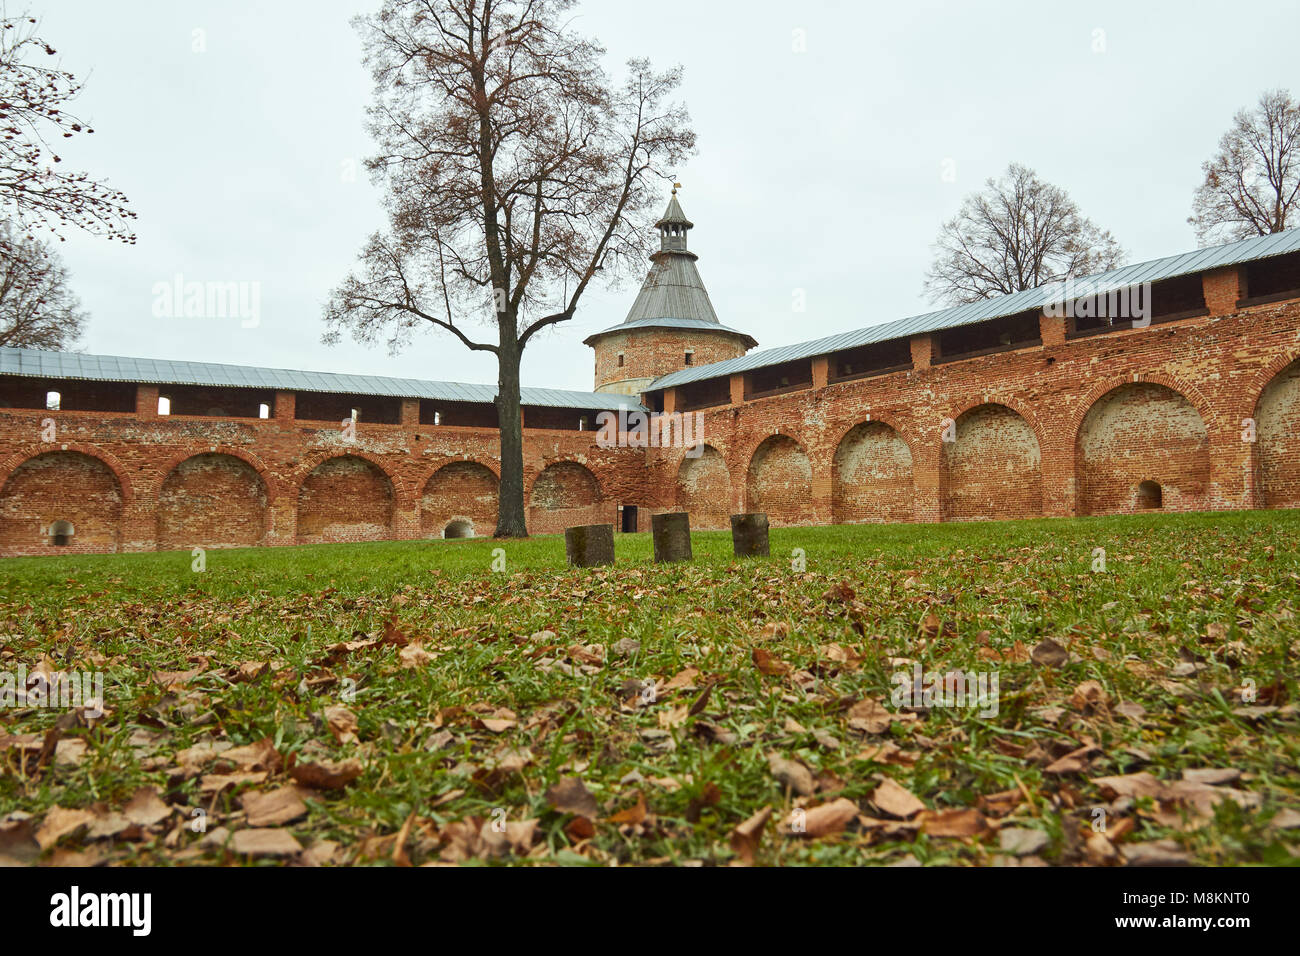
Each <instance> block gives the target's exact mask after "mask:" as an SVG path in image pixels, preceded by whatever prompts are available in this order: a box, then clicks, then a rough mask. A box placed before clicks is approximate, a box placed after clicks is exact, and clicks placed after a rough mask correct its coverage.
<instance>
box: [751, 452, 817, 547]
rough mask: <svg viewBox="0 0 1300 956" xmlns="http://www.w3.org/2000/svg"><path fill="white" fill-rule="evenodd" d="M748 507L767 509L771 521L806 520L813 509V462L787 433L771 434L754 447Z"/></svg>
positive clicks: (781, 523) (785, 522)
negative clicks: (810, 461) (811, 462)
mask: <svg viewBox="0 0 1300 956" xmlns="http://www.w3.org/2000/svg"><path fill="white" fill-rule="evenodd" d="M745 501H746V505H745V508H746V510H747V511H754V512H765V513H766V514H767V518H768V523H769V524H772V525H785V524H807V523H809V522H810V521H812V520H813V519H814V515H813V509H812V465H811V464H810V463H809V461H808V455H807V453H805V452H804V450H803V447H802V446H801V445H800V444H799V443H798V442H797V441H795V440H794V439H793V438H790V437H789V436H787V435H772V436H771V437H769V438H766V439H764V440H763V443H762V444H761V445H759V446H758V448H757V449H755V451H754V456H753V458H752V459H751V460H750V463H749V473H748V478H747V481H746V483H745Z"/></svg>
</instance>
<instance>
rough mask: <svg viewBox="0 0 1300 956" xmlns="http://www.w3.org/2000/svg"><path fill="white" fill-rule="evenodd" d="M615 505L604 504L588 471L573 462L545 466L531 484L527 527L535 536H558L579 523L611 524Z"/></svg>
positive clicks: (595, 481)
mask: <svg viewBox="0 0 1300 956" xmlns="http://www.w3.org/2000/svg"><path fill="white" fill-rule="evenodd" d="M616 508H617V503H616V502H607V501H605V497H604V495H603V494H602V492H601V489H600V482H599V481H597V479H596V476H595V475H594V474H592V473H591V471H590V469H588V468H587V467H585V466H584V465H581V464H579V463H578V462H575V461H561V462H556V463H555V464H553V465H548V466H547V467H546V468H545V469H543V471H542V473H541V474H540V475H538V476H537V480H536V481H534V482H533V487H532V492H531V494H530V495H529V498H528V527H529V530H530V531H533V532H535V533H537V534H559V533H561V532H563V531H564V529H565V528H571V527H573V526H575V525H581V524H611V523H613V522H614V514H615V510H616Z"/></svg>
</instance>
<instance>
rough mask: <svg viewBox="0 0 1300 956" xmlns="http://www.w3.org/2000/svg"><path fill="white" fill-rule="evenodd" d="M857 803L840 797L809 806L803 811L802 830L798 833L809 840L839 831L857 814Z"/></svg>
mask: <svg viewBox="0 0 1300 956" xmlns="http://www.w3.org/2000/svg"><path fill="white" fill-rule="evenodd" d="M858 812H859V811H858V805H857V804H856V803H854V802H853V801H852V800H849V799H847V798H845V797H840V798H839V799H838V800H835V801H834V802H832V803H823V804H821V805H820V806H816V807H810V808H809V809H808V810H807V811H805V813H804V819H803V831H802V833H801V834H800V835H802V836H805V837H807V838H808V839H810V840H816V839H818V838H820V837H824V836H830V835H831V834H832V833H839V832H840V831H841V830H843V829H844V828H845V827H846V826H848V825H849V823H850V822H851V821H853V820H854V819H856V818H857V816H858Z"/></svg>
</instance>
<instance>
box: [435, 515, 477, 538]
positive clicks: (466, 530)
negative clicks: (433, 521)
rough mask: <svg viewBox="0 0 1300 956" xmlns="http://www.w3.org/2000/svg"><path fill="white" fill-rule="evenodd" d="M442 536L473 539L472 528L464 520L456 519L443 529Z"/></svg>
mask: <svg viewBox="0 0 1300 956" xmlns="http://www.w3.org/2000/svg"><path fill="white" fill-rule="evenodd" d="M442 536H443V537H444V538H472V537H474V526H473V525H472V524H470V523H469V522H468V521H465V520H464V519H461V518H457V519H456V520H455V521H452V522H451V523H449V524H448V525H447V527H446V528H444V529H443V531H442Z"/></svg>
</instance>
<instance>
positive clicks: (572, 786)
mask: <svg viewBox="0 0 1300 956" xmlns="http://www.w3.org/2000/svg"><path fill="white" fill-rule="evenodd" d="M546 802H547V803H549V804H550V805H551V806H552V807H553V808H554V809H555V810H558V811H559V812H560V813H576V814H577V815H578V816H581V817H587V818H588V819H590V820H594V819H596V817H598V816H600V807H599V806H598V805H597V804H596V798H595V797H593V796H592V795H591V792H590V791H589V790H588V789H587V785H586V784H584V783H583V782H582V779H581V778H580V777H561V778H560V779H559V780H558V781H556V783H555V786H553V787H551V788H550V789H549V790H547V791H546Z"/></svg>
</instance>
